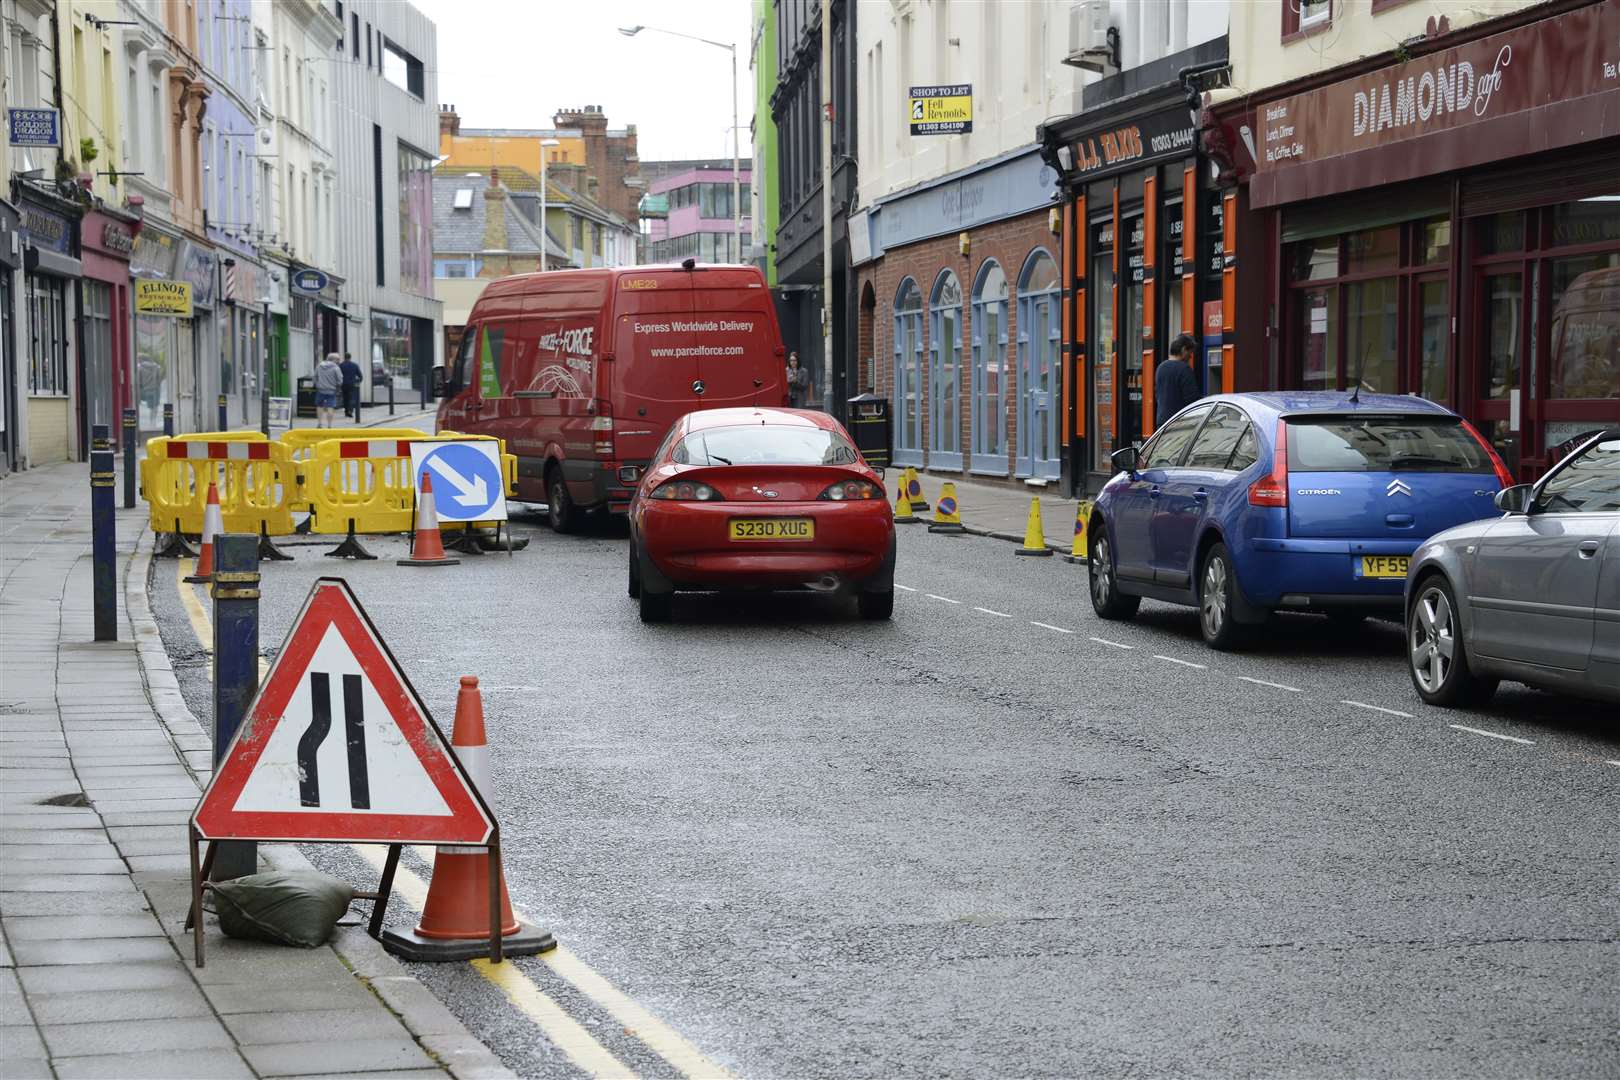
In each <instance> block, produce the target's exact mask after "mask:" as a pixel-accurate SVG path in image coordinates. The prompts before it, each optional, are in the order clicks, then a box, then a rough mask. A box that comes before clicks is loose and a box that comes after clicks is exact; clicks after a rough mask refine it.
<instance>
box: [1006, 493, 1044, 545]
mask: <svg viewBox="0 0 1620 1080" xmlns="http://www.w3.org/2000/svg"><path fill="white" fill-rule="evenodd" d="M1014 554H1016V555H1045V556H1050V555H1051V554H1052V549H1051V548H1049V547H1047V546H1046V529H1045V528H1044V527H1043V526H1042V525H1041V497H1040V496H1039V495H1037V496H1035V497H1034V498H1032V499H1030V500H1029V524H1028V525H1026V526H1024V546H1023V547H1021V548H1019V549H1018V550H1017V551H1016V552H1014Z"/></svg>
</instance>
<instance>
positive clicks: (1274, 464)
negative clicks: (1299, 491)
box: [1249, 420, 1288, 506]
mask: <svg viewBox="0 0 1620 1080" xmlns="http://www.w3.org/2000/svg"><path fill="white" fill-rule="evenodd" d="M1249 505H1250V506H1287V505H1288V422H1287V421H1286V420H1279V421H1277V447H1276V452H1275V453H1273V454H1272V458H1271V472H1270V473H1269V474H1268V475H1266V476H1262V477H1261V478H1260V479H1258V480H1256V481H1255V482H1254V483H1252V484H1250V485H1249Z"/></svg>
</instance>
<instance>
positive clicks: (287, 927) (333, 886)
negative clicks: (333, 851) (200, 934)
mask: <svg viewBox="0 0 1620 1080" xmlns="http://www.w3.org/2000/svg"><path fill="white" fill-rule="evenodd" d="M213 892H214V910H215V913H216V914H217V915H218V916H219V928H220V929H221V930H223V931H225V936H226V937H233V938H243V939H245V940H247V941H269V942H273V943H275V944H277V945H297V946H300V947H302V948H305V949H313V948H315V947H316V946H318V945H325V944H326V940H327V938H329V937H331V936H332V929H333V927H335V926H337V921H338V920H339V919H341V918H342V917H343V913H344V912H345V911H348V910H349V902H350V901H351V900H353V899H354V889H352V888H351V887H350V886H349V885H347V884H345V883H344V882H342V881H339V880H338V879H337V878H334V877H328V876H327V875H326V874H322V873H318V872H316V871H313V870H292V871H282V870H278V871H274V872H272V873H268V874H249V875H247V876H246V877H239V878H234V879H232V880H230V881H221V882H218V883H216V884H215V885H214V886H213Z"/></svg>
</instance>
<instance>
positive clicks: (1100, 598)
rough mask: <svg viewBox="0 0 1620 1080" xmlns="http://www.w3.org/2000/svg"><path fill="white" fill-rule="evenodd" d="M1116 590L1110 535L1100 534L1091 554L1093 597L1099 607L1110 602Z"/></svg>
mask: <svg viewBox="0 0 1620 1080" xmlns="http://www.w3.org/2000/svg"><path fill="white" fill-rule="evenodd" d="M1113 591H1114V564H1113V560H1112V559H1111V558H1110V554H1109V551H1108V537H1106V536H1099V537H1098V538H1097V546H1096V548H1095V549H1093V551H1092V554H1091V599H1092V601H1093V602H1094V603H1096V604H1097V605H1098V606H1099V607H1101V606H1104V605H1106V604H1107V603H1108V598H1109V596H1111V595H1112V594H1113Z"/></svg>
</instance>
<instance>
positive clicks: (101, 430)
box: [90, 424, 113, 452]
mask: <svg viewBox="0 0 1620 1080" xmlns="http://www.w3.org/2000/svg"><path fill="white" fill-rule="evenodd" d="M112 448H113V444H112V432H111V430H109V429H108V427H107V425H106V424H91V425H90V449H91V451H92V452H94V451H96V450H111V449H112Z"/></svg>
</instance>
